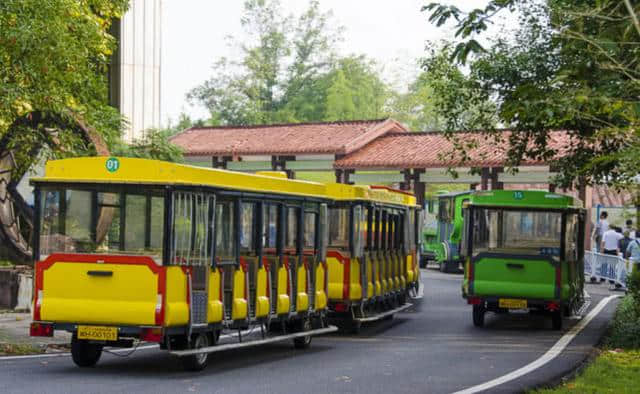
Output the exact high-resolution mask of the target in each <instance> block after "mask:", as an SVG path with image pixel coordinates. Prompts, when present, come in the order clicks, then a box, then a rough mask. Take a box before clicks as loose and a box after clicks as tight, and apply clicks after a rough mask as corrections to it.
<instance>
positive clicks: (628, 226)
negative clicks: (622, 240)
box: [624, 219, 636, 239]
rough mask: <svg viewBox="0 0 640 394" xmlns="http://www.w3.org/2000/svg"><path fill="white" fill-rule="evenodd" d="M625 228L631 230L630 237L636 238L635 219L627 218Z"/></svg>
mask: <svg viewBox="0 0 640 394" xmlns="http://www.w3.org/2000/svg"><path fill="white" fill-rule="evenodd" d="M624 229H625V231H628V232H629V238H631V239H636V230H634V228H633V220H631V219H627V221H626V223H625V226H624Z"/></svg>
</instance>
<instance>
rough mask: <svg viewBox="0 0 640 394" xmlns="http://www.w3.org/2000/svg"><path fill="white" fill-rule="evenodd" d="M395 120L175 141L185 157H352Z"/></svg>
mask: <svg viewBox="0 0 640 394" xmlns="http://www.w3.org/2000/svg"><path fill="white" fill-rule="evenodd" d="M405 131H407V129H406V127H404V126H403V125H402V124H400V123H398V122H396V121H395V120H393V119H378V120H359V121H346V122H328V123H297V124H296V123H290V124H279V125H265V126H225V127H201V128H190V129H187V130H185V131H183V132H182V133H180V134H178V135H176V136H174V137H172V138H171V142H173V143H174V144H176V145H178V146H180V147H181V148H182V149H184V155H185V156H233V155H295V154H305V153H306V154H313V153H315V154H348V153H351V152H353V151H355V150H356V149H360V148H361V147H363V146H365V145H366V144H367V143H369V142H371V141H373V140H374V139H376V138H378V137H380V136H382V135H385V134H387V133H394V132H405Z"/></svg>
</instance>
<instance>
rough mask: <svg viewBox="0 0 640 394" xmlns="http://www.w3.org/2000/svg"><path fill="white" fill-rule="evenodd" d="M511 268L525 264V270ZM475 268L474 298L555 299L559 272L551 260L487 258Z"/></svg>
mask: <svg viewBox="0 0 640 394" xmlns="http://www.w3.org/2000/svg"><path fill="white" fill-rule="evenodd" d="M507 264H521V265H522V266H523V268H510V267H508V265H507ZM474 268H475V271H474V272H475V275H474V283H473V295H476V296H501V297H514V298H535V299H554V298H555V281H556V269H555V267H554V266H553V265H552V264H551V263H549V261H547V260H544V259H541V260H529V259H526V260H524V259H522V260H521V259H515V258H496V257H486V258H482V259H480V260H478V261H476V262H475V263H474ZM563 277H565V278H566V276H564V275H563ZM565 283H566V281H565Z"/></svg>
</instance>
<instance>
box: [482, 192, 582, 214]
mask: <svg viewBox="0 0 640 394" xmlns="http://www.w3.org/2000/svg"><path fill="white" fill-rule="evenodd" d="M472 201H473V202H472V203H473V204H474V205H483V206H491V205H493V206H502V207H529V208H557V209H558V208H568V207H576V208H581V207H582V202H581V201H580V200H578V199H574V198H573V197H571V196H565V195H563V194H557V193H550V192H546V191H540V190H490V191H477V192H475V193H473V197H472Z"/></svg>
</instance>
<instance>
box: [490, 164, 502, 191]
mask: <svg viewBox="0 0 640 394" xmlns="http://www.w3.org/2000/svg"><path fill="white" fill-rule="evenodd" d="M503 171H504V169H503V168H502V167H493V168H492V169H491V190H502V189H504V184H503V183H502V182H500V181H499V180H498V179H499V178H498V177H499V176H500V174H501V173H502V172H503Z"/></svg>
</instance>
